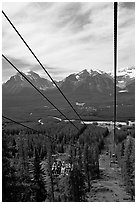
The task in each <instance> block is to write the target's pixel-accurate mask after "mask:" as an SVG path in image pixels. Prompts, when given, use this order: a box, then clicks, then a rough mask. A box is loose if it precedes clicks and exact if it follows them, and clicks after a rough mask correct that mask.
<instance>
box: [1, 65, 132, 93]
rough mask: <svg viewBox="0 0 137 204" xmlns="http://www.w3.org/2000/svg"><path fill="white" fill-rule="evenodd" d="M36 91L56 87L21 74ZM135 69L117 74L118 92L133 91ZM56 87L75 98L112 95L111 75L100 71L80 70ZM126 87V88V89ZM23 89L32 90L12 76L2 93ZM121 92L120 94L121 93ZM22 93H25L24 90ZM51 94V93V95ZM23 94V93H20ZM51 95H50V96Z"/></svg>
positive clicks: (21, 80) (36, 77) (36, 75)
mask: <svg viewBox="0 0 137 204" xmlns="http://www.w3.org/2000/svg"><path fill="white" fill-rule="evenodd" d="M23 74H24V75H25V76H26V77H27V78H28V79H29V80H30V81H31V82H32V83H33V84H34V85H35V86H36V87H37V88H38V89H40V90H42V91H48V92H50V90H54V91H53V92H55V91H56V87H55V86H54V85H53V83H52V82H51V81H49V80H47V79H45V78H42V77H40V76H39V75H38V74H37V73H35V72H33V71H29V72H26V73H23ZM134 80H135V67H130V68H123V69H120V70H119V71H118V74H117V83H118V84H117V91H119V92H120V90H121V89H122V90H125V91H126V92H127V91H132V92H134V91H133V89H135V87H134V86H135V82H134ZM56 83H57V85H58V86H59V87H60V88H61V90H62V91H63V92H64V93H71V94H74V95H75V96H77V95H78V96H80V95H81V94H82V95H91V96H94V95H96V96H97V95H99V94H102V95H105V94H107V95H112V94H113V89H114V84H113V75H112V74H110V73H106V72H103V71H101V70H92V69H91V70H90V71H87V69H84V70H82V71H81V72H79V73H74V74H70V75H69V76H68V77H66V78H65V79H63V80H62V81H59V82H57V81H56ZM126 87H127V88H126ZM24 88H32V87H31V85H30V84H29V83H28V82H27V81H26V80H25V79H24V78H23V77H22V76H21V75H20V74H19V73H17V74H16V75H15V76H12V77H11V78H10V79H9V80H8V81H7V82H6V83H4V84H3V93H11V94H16V93H20V92H21V91H22V90H23V89H24ZM122 90H121V92H123V91H122ZM24 91H27V89H25V90H24ZM53 92H52V93H53ZM22 93H24V92H22ZM52 93H51V94H52Z"/></svg>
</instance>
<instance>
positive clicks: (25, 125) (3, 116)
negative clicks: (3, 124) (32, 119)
mask: <svg viewBox="0 0 137 204" xmlns="http://www.w3.org/2000/svg"><path fill="white" fill-rule="evenodd" d="M2 117H3V118H5V119H7V120H9V121H11V122H14V123H17V124H18V125H21V126H23V127H25V128H28V129H30V130H32V131H34V132H38V133H39V131H37V130H34V129H33V128H30V127H28V126H26V125H23V124H22V123H20V122H17V121H15V120H13V119H11V118H8V117H6V116H4V115H2Z"/></svg>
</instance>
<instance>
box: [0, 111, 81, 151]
mask: <svg viewBox="0 0 137 204" xmlns="http://www.w3.org/2000/svg"><path fill="white" fill-rule="evenodd" d="M2 117H3V118H4V119H6V120H9V121H11V122H13V123H16V124H18V125H21V126H23V127H25V128H27V129H30V130H31V131H33V132H37V133H38V134H39V133H40V131H39V130H35V129H33V128H30V127H28V126H26V125H23V124H22V123H20V122H17V121H15V120H13V119H11V118H9V117H7V116H4V115H2ZM46 137H48V138H49V139H51V140H52V141H53V142H56V140H55V139H53V138H51V137H50V136H48V135H46ZM69 145H70V146H73V147H75V148H78V147H77V146H76V145H73V144H69Z"/></svg>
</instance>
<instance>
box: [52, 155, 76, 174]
mask: <svg viewBox="0 0 137 204" xmlns="http://www.w3.org/2000/svg"><path fill="white" fill-rule="evenodd" d="M53 157H54V160H53V164H52V174H53V176H55V177H58V176H68V174H69V172H70V171H72V170H73V164H72V165H71V164H70V163H69V162H68V161H64V160H62V159H60V158H57V156H55V155H54V156H53Z"/></svg>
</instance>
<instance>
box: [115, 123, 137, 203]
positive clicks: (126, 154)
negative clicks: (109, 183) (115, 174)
mask: <svg viewBox="0 0 137 204" xmlns="http://www.w3.org/2000/svg"><path fill="white" fill-rule="evenodd" d="M115 141H116V155H117V160H118V165H119V166H120V168H121V175H122V177H123V181H124V183H125V186H126V191H127V192H128V193H129V194H130V195H131V198H132V200H133V198H134V197H135V127H128V126H127V127H122V128H121V129H120V130H117V132H116V138H115Z"/></svg>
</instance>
